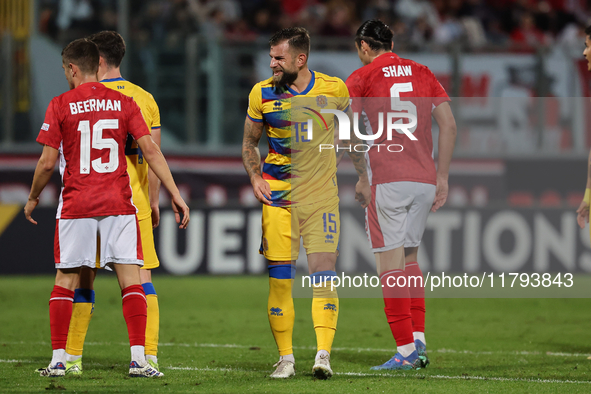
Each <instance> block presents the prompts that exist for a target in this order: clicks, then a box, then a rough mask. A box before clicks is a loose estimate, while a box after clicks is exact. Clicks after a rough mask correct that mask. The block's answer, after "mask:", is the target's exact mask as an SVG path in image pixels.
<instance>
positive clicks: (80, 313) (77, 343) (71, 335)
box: [66, 289, 94, 356]
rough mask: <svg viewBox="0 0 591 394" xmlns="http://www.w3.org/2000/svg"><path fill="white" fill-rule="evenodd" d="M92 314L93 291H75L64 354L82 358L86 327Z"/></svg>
mask: <svg viewBox="0 0 591 394" xmlns="http://www.w3.org/2000/svg"><path fill="white" fill-rule="evenodd" d="M93 312H94V290H90V289H76V290H75V291H74V303H73V304H72V318H71V319H70V328H69V330H68V342H67V343H66V353H68V354H70V355H73V356H82V350H83V348H84V339H85V338H86V333H87V332H88V325H89V324H90V319H91V318H92V313H93Z"/></svg>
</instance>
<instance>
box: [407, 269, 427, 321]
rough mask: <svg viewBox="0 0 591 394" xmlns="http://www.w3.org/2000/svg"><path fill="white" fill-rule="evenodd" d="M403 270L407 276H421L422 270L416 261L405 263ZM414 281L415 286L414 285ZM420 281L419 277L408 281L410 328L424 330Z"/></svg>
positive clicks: (423, 309) (422, 290) (423, 307)
mask: <svg viewBox="0 0 591 394" xmlns="http://www.w3.org/2000/svg"><path fill="white" fill-rule="evenodd" d="M404 272H405V273H406V276H407V277H410V276H415V277H419V276H420V277H421V278H422V277H423V272H422V271H421V268H420V267H419V263H417V262H416V261H413V262H412V263H408V264H406V268H405V270H404ZM415 283H416V284H417V285H416V286H414V284H415ZM421 283H422V279H419V278H417V279H415V280H411V281H410V282H409V290H410V314H411V316H412V330H413V331H418V332H425V288H424V287H423V286H419V284H421Z"/></svg>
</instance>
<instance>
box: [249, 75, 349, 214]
mask: <svg viewBox="0 0 591 394" xmlns="http://www.w3.org/2000/svg"><path fill="white" fill-rule="evenodd" d="M311 73H312V79H311V80H310V83H309V84H308V86H307V87H306V89H304V91H302V92H301V93H298V92H296V91H294V90H293V89H291V88H289V87H287V86H284V87H275V86H274V85H273V78H269V79H266V80H264V81H261V82H259V83H257V84H256V85H255V86H254V87H253V88H252V90H251V92H250V95H249V103H248V111H247V116H248V117H249V119H250V120H252V121H253V122H262V123H263V124H264V127H265V130H266V134H267V140H268V142H269V154H268V155H267V157H266V158H265V163H264V164H263V171H262V176H263V179H265V180H266V181H267V182H269V185H270V187H271V202H272V204H271V205H272V206H296V205H297V204H311V203H314V202H317V201H322V200H326V199H328V198H331V197H335V196H337V194H338V187H337V182H336V169H337V167H336V156H335V151H334V149H333V150H326V149H325V150H322V151H321V150H320V145H321V144H331V145H332V144H333V143H334V115H332V114H328V115H327V114H322V113H321V110H322V109H333V110H334V109H337V110H341V111H346V110H347V108H348V107H349V91H348V89H347V86H346V85H345V83H344V82H343V81H342V80H341V79H340V78H337V77H330V76H328V75H326V74H322V73H319V72H315V71H311Z"/></svg>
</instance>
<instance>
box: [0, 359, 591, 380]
mask: <svg viewBox="0 0 591 394" xmlns="http://www.w3.org/2000/svg"><path fill="white" fill-rule="evenodd" d="M0 363H14V364H16V363H25V364H31V363H38V361H32V360H13V359H10V360H0ZM90 364H91V365H99V366H100V365H102V364H100V363H90ZM163 369H171V370H175V371H201V372H265V373H267V372H268V371H260V370H258V371H257V370H248V369H241V368H209V367H206V368H195V367H164V368H163ZM335 375H342V376H358V377H381V378H406V377H416V376H417V375H416V374H409V373H404V372H401V373H396V374H394V375H392V374H387V373H386V374H379V373H364V372H335ZM420 376H421V377H424V378H425V379H428V378H431V379H448V380H492V381H497V382H527V383H563V384H564V383H574V384H591V381H584V380H557V379H523V378H500V377H494V376H491V377H487V376H449V375H420Z"/></svg>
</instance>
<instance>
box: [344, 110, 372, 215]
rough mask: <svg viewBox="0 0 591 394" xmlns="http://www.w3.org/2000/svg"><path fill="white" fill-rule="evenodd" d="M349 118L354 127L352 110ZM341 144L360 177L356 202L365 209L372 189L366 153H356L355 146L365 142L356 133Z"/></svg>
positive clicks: (348, 112)
mask: <svg viewBox="0 0 591 394" xmlns="http://www.w3.org/2000/svg"><path fill="white" fill-rule="evenodd" d="M347 116H348V117H349V124H350V125H351V127H353V112H352V111H351V108H349V109H348V110H347ZM341 144H342V145H343V146H344V149H346V150H347V152H348V153H349V157H350V158H351V161H352V162H353V165H354V166H355V170H357V175H359V181H358V182H357V185H355V200H357V201H359V203H361V206H362V207H363V208H366V207H367V206H368V205H369V203H370V201H371V187H370V186H369V178H368V175H367V168H366V164H365V153H364V152H356V151H355V146H357V145H359V144H363V141H362V140H361V139H360V138H359V137H357V135H356V134H355V133H351V139H350V140H345V141H341ZM337 158H338V156H337Z"/></svg>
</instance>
